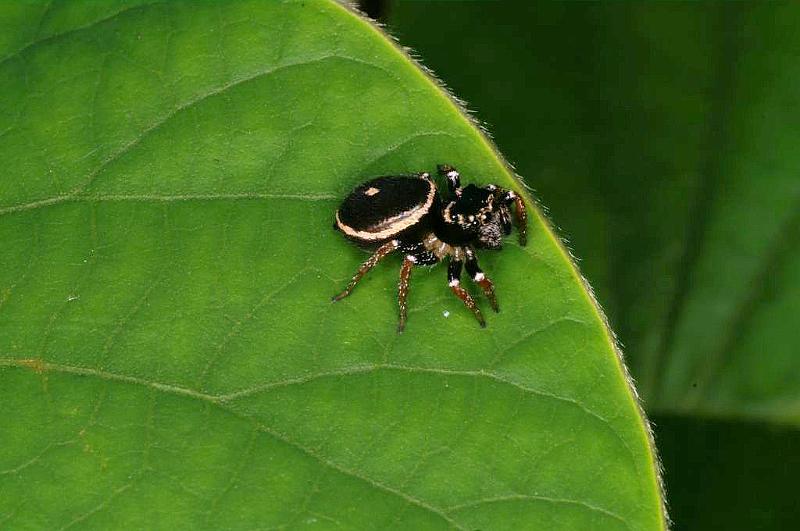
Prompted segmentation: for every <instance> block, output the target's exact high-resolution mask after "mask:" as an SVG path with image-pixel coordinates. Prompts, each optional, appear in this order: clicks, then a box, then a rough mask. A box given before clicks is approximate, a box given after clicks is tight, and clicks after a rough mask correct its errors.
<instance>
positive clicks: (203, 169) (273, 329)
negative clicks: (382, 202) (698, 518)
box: [0, 1, 664, 530]
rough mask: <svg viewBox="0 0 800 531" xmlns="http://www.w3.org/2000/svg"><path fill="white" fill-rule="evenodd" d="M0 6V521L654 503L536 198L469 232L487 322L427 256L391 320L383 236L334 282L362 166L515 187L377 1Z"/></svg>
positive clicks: (394, 264) (590, 509)
mask: <svg viewBox="0 0 800 531" xmlns="http://www.w3.org/2000/svg"><path fill="white" fill-rule="evenodd" d="M2 10H3V12H2V14H1V15H0V20H2V22H0V25H2V27H3V28H4V30H5V31H4V32H3V37H2V39H3V40H2V41H0V44H2V49H0V57H2V59H0V94H1V95H2V100H3V102H4V105H3V107H2V109H0V159H2V160H3V161H4V166H5V171H4V176H3V178H2V180H0V241H2V242H3V245H2V247H1V248H0V380H1V381H2V384H0V397H2V398H0V400H2V403H3V404H4V405H5V408H4V411H5V414H4V415H3V416H2V417H0V434H2V435H1V437H2V444H1V445H0V522H2V523H3V524H5V525H6V526H8V527H12V528H15V529H20V528H39V527H44V528H53V527H71V526H78V525H79V526H81V527H92V528H110V527H127V528H148V529H154V528H175V527H192V528H194V527H213V528H254V527H258V528H272V527H282V526H290V527H293V526H304V525H306V526H312V525H313V526H315V527H319V528H335V527H344V528H361V529H364V528H376V529H388V528H402V529H426V528H430V529H440V528H461V529H475V528H482V529H489V528H509V529H511V528H520V527H526V528H541V529H578V528H580V529H588V528H595V529H637V530H638V529H660V528H663V526H664V522H663V519H664V517H663V513H662V510H661V503H660V498H659V491H658V486H657V478H656V471H655V466H654V457H653V453H652V449H651V448H650V446H649V442H648V438H647V433H646V430H645V424H644V421H643V419H642V418H641V416H640V414H639V411H638V409H637V406H636V403H635V401H634V399H633V396H632V391H631V389H630V388H629V386H628V384H627V382H626V380H625V377H624V369H623V367H622V365H621V361H620V360H619V359H618V357H617V355H616V353H615V350H614V347H613V344H612V342H611V340H610V333H609V332H608V330H607V329H606V328H605V326H604V324H603V321H602V319H601V316H600V314H599V312H598V310H597V308H596V306H595V305H594V304H593V302H592V299H591V297H590V296H589V294H588V293H587V291H586V290H585V289H584V286H583V284H582V283H581V281H580V277H579V276H578V274H577V272H576V270H575V269H574V267H573V266H572V264H571V262H570V260H569V258H568V256H567V255H566V253H565V252H564V250H563V249H562V248H561V247H560V245H559V243H558V241H557V240H556V239H555V238H554V237H553V235H552V233H551V231H550V230H549V228H548V227H547V226H546V224H545V223H544V222H543V221H542V219H541V217H540V216H539V215H538V213H537V212H536V211H535V210H534V212H533V215H532V217H531V218H532V219H531V227H530V231H529V245H528V246H527V247H525V248H521V247H519V246H518V245H517V244H516V243H515V242H514V241H513V240H511V239H509V241H508V242H507V244H506V246H505V249H504V250H503V252H502V253H488V252H487V253H482V254H481V255H480V258H481V260H482V264H483V266H484V269H485V270H486V271H487V272H488V273H489V274H490V275H491V276H492V277H493V278H494V280H495V282H496V285H497V289H498V293H499V297H500V302H501V305H502V307H503V311H502V313H500V314H497V315H495V314H492V315H489V316H488V317H489V319H488V320H489V326H488V328H487V329H484V330H482V329H480V328H478V327H477V326H476V324H475V322H474V321H473V319H472V317H471V315H469V313H468V312H466V310H465V309H464V308H463V307H461V303H460V302H459V301H458V300H456V299H455V298H453V297H451V296H450V294H449V292H448V290H447V286H446V279H445V276H446V275H445V272H444V270H443V268H442V267H439V268H434V269H432V270H418V271H415V272H414V278H413V279H412V282H413V284H412V292H411V299H410V300H411V313H410V319H409V323H408V327H407V330H406V333H405V334H402V335H398V334H397V333H396V332H395V327H396V318H397V317H396V314H397V311H396V300H395V299H396V295H395V291H396V279H397V269H398V265H399V261H398V260H397V259H395V260H388V261H387V263H386V264H384V265H382V266H381V267H380V268H379V269H378V270H376V271H375V272H373V273H372V274H371V275H370V276H369V277H368V279H367V280H365V281H364V282H363V283H362V285H360V286H359V287H358V288H357V289H356V291H355V292H354V294H353V295H352V296H351V297H350V298H348V299H347V300H345V301H342V302H340V303H338V304H336V305H333V304H331V302H330V297H331V295H333V294H334V293H335V292H337V291H338V290H339V289H341V288H342V286H343V285H344V284H345V283H346V282H347V280H348V279H349V277H350V275H351V274H352V273H353V272H354V271H355V269H356V267H357V266H358V264H359V263H360V262H361V261H362V260H363V259H364V258H365V254H364V253H363V252H362V251H360V250H359V249H357V248H355V247H353V246H351V245H349V244H348V243H347V242H345V241H344V239H343V238H342V237H341V236H340V235H339V234H337V233H336V232H334V231H333V230H332V228H331V223H332V219H333V211H334V209H335V207H336V206H337V203H338V201H339V200H340V199H341V198H342V197H344V195H345V194H346V193H347V192H348V191H349V190H350V189H351V188H352V187H353V186H355V185H356V184H357V183H358V182H360V181H362V180H363V179H365V178H366V177H368V176H373V175H380V174H393V173H409V172H415V171H420V170H428V171H431V170H433V169H434V168H435V165H436V164H437V163H440V162H449V163H452V164H455V165H457V166H458V167H459V168H460V169H461V170H462V173H463V175H464V177H465V179H466V180H467V181H472V182H496V183H498V184H500V185H503V186H508V187H512V188H515V189H517V190H520V191H522V188H521V187H520V185H519V184H518V183H517V182H516V181H515V180H514V179H513V178H512V176H511V174H510V173H509V171H508V170H507V168H506V166H505V164H504V163H503V161H502V160H501V159H500V158H499V156H498V155H497V154H496V152H495V151H494V149H493V147H492V145H491V144H489V143H488V142H487V141H486V139H485V137H483V136H482V134H481V133H480V132H479V131H478V130H477V129H476V128H475V127H474V126H473V125H472V124H471V123H470V121H469V120H467V119H466V118H465V116H464V115H463V113H462V112H461V111H460V110H459V109H458V108H457V107H456V106H455V105H454V104H453V103H452V102H451V100H450V99H448V97H447V96H446V95H445V94H444V93H443V92H442V91H441V90H440V89H439V88H438V87H437V86H436V85H435V84H434V83H432V82H431V80H430V79H429V78H428V77H427V76H426V75H425V74H424V73H423V72H422V71H421V70H419V69H418V68H417V67H416V66H415V65H414V64H413V63H412V62H411V61H410V60H409V59H408V58H407V57H406V56H405V55H404V54H403V53H402V51H401V50H400V49H399V48H398V47H396V46H395V45H394V44H393V43H392V42H391V41H390V40H388V39H387V38H386V37H385V36H383V35H382V34H381V33H380V31H379V30H378V29H376V28H375V27H374V26H372V25H371V24H369V23H368V22H366V21H365V20H364V19H362V18H360V17H359V16H357V15H356V14H354V13H353V12H351V11H349V10H348V9H347V8H345V7H342V6H341V5H339V4H336V3H332V2H323V1H308V2H254V3H241V2H234V3H225V4H214V3H197V4H190V3H178V2H176V3H153V4H147V3H144V4H141V5H136V4H132V3H127V2H126V3H120V4H110V3H106V4H102V3H94V2H82V3H64V4H62V3H54V4H47V5H39V4H27V5H23V4H14V5H11V4H3V6H2ZM526 198H527V199H528V201H529V202H531V198H530V197H529V196H528V195H527V194H526ZM531 204H532V203H531ZM481 305H482V306H484V309H485V310H488V307H487V305H486V304H485V302H484V301H483V300H481Z"/></svg>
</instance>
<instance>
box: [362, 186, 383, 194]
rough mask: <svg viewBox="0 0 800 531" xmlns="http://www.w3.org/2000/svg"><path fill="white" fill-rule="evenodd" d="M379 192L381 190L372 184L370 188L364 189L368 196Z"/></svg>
mask: <svg viewBox="0 0 800 531" xmlns="http://www.w3.org/2000/svg"><path fill="white" fill-rule="evenodd" d="M378 192H380V190H378V189H377V188H375V187H374V186H370V187H369V188H367V189H366V190H364V195H368V196H370V197H372V196H373V195H375V194H377V193H378Z"/></svg>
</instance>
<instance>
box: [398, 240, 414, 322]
mask: <svg viewBox="0 0 800 531" xmlns="http://www.w3.org/2000/svg"><path fill="white" fill-rule="evenodd" d="M415 263H417V260H416V259H415V258H414V257H413V256H412V255H406V257H405V258H404V259H403V265H402V266H401V267H400V284H399V285H398V289H397V301H398V303H399V304H400V322H399V323H398V324H397V332H398V333H402V332H403V330H404V329H405V327H406V319H407V318H408V303H407V300H408V280H409V279H410V278H411V269H412V268H413V267H414V264H415Z"/></svg>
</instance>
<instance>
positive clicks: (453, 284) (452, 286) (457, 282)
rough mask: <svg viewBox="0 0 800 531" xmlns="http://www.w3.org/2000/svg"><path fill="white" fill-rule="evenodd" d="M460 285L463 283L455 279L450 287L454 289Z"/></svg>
mask: <svg viewBox="0 0 800 531" xmlns="http://www.w3.org/2000/svg"><path fill="white" fill-rule="evenodd" d="M459 284H461V281H459V280H458V279H457V278H454V279H453V280H451V281H450V283H449V284H448V286H450V287H451V288H454V287H456V286H458V285H459Z"/></svg>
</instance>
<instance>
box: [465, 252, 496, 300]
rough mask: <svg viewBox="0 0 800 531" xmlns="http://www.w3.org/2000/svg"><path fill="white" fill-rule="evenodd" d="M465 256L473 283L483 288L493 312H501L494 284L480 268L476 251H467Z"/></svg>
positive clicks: (468, 272)
mask: <svg viewBox="0 0 800 531" xmlns="http://www.w3.org/2000/svg"><path fill="white" fill-rule="evenodd" d="M465 254H466V255H467V274H468V275H469V276H470V278H472V280H473V282H475V283H476V284H477V285H478V286H480V287H481V289H482V290H483V293H484V295H486V298H487V299H489V304H491V305H492V310H494V311H495V312H499V311H500V307H499V306H498V305H497V297H496V296H495V294H494V283H493V282H492V281H491V280H489V277H487V276H486V275H485V274H484V273H483V271H482V270H481V268H480V266H478V257H476V256H475V251H473V250H472V249H467V250H466V253H465Z"/></svg>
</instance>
